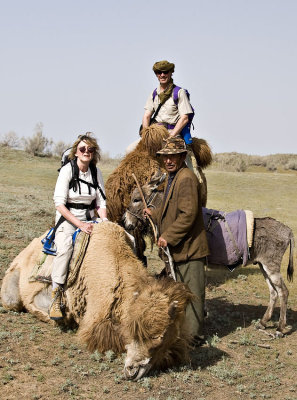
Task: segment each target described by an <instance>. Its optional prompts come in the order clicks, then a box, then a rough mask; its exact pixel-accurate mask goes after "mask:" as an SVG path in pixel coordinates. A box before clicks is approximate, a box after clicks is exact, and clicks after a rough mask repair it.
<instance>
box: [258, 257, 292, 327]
mask: <svg viewBox="0 0 297 400" xmlns="http://www.w3.org/2000/svg"><path fill="white" fill-rule="evenodd" d="M262 268H263V274H264V272H265V274H264V276H265V279H266V282H267V284H268V286H269V288H270V287H272V288H273V290H274V291H276V292H277V296H278V297H279V300H280V316H279V321H278V327H277V330H276V333H277V334H282V333H283V332H284V330H285V327H286V317H287V303H288V295H289V291H288V289H287V287H286V285H285V283H284V281H283V278H282V276H281V274H280V272H279V271H273V272H272V271H270V270H269V268H268V267H267V266H266V265H264V264H263V265H262ZM262 268H261V269H262ZM266 277H267V278H266ZM268 282H269V283H268ZM270 293H271V292H270ZM277 296H276V297H277ZM270 298H271V294H270ZM275 301H276V298H275V300H274V304H275ZM269 305H270V304H269ZM273 307H274V306H273ZM268 308H269V306H268ZM267 311H268V309H267ZM267 311H266V313H267ZM272 312H273V309H272V310H271V315H272ZM266 313H265V315H266ZM267 314H268V315H269V313H267ZM265 315H264V317H263V320H264V323H265ZM271 315H270V318H271ZM266 322H267V321H266ZM261 323H262V320H261ZM264 326H265V325H264Z"/></svg>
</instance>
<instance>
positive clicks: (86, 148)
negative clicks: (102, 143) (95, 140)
mask: <svg viewBox="0 0 297 400" xmlns="http://www.w3.org/2000/svg"><path fill="white" fill-rule="evenodd" d="M78 150H79V151H80V152H81V153H82V154H84V153H85V152H88V153H94V151H95V147H86V146H82V147H79V149H78Z"/></svg>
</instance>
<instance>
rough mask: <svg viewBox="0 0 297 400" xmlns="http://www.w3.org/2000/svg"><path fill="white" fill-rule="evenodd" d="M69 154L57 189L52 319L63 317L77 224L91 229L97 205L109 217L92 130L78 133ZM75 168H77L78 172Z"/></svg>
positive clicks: (105, 218) (98, 209) (98, 156)
mask: <svg viewBox="0 0 297 400" xmlns="http://www.w3.org/2000/svg"><path fill="white" fill-rule="evenodd" d="M68 158H69V159H70V162H68V163H67V164H66V165H64V166H63V167H62V168H61V170H60V174H59V176H58V179H57V183H56V188H55V193H54V202H55V206H56V210H57V211H56V227H57V229H56V234H55V245H56V248H57V255H56V257H55V258H54V262H53V270H52V304H51V307H50V310H49V316H50V318H51V319H53V320H59V319H62V318H63V314H62V311H61V295H62V291H63V285H64V283H65V281H66V278H67V273H68V265H69V261H70V258H71V255H72V251H73V245H72V235H73V233H74V232H75V230H76V229H77V228H79V229H80V230H81V231H83V232H85V233H86V234H88V235H90V234H91V233H92V229H93V224H92V221H93V220H95V219H96V217H95V213H94V211H95V208H96V209H97V211H98V214H99V217H100V218H101V219H102V220H103V221H107V213H106V203H105V195H104V192H103V191H104V183H103V178H102V174H101V171H100V170H99V168H96V164H97V161H99V160H100V148H99V146H98V143H97V141H96V139H95V138H94V137H92V134H91V133H90V132H87V133H86V134H84V135H80V136H78V138H77V140H76V141H75V142H74V143H73V145H72V148H71V151H70V153H69V155H68ZM74 171H77V173H76V174H75V175H76V176H74ZM93 176H94V178H93ZM96 178H97V179H96ZM94 181H97V182H94ZM57 224H58V226H57Z"/></svg>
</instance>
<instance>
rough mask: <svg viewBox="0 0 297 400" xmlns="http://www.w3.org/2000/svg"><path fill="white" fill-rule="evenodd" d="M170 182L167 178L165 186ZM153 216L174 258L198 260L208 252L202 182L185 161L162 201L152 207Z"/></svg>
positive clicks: (185, 260) (181, 260)
mask: <svg viewBox="0 0 297 400" xmlns="http://www.w3.org/2000/svg"><path fill="white" fill-rule="evenodd" d="M167 182H168V178H167V179H166V182H165V189H164V190H166V187H167ZM164 194H165V191H164ZM152 218H153V219H154V221H155V222H156V223H157V226H158V231H159V234H160V236H162V237H163V238H164V239H165V240H167V243H168V247H169V250H170V253H171V255H172V257H173V259H174V261H175V262H187V261H190V260H197V259H198V258H202V257H205V256H207V255H208V254H209V249H208V244H207V238H206V232H205V228H204V224H203V217H202V207H201V196H200V192H199V182H198V179H197V177H196V175H195V174H194V173H193V172H192V171H191V170H190V169H189V168H187V166H186V165H185V164H184V165H183V166H182V167H181V169H179V170H178V171H177V173H176V175H175V177H174V179H173V181H172V184H171V187H170V189H169V192H168V195H167V197H166V199H165V202H163V205H162V206H161V207H160V208H158V209H156V210H152Z"/></svg>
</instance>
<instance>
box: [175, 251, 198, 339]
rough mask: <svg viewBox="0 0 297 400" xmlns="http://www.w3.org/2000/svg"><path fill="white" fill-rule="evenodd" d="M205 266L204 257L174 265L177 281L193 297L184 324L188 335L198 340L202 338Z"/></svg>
mask: <svg viewBox="0 0 297 400" xmlns="http://www.w3.org/2000/svg"><path fill="white" fill-rule="evenodd" d="M205 265H206V258H205V257H203V258H199V259H198V260H193V261H188V262H187V263H182V262H181V263H175V270H176V279H177V281H178V282H183V283H185V284H187V285H188V287H189V289H190V290H191V292H192V293H193V294H194V295H195V299H193V300H192V301H191V303H190V304H189V305H188V307H187V310H186V322H187V325H188V327H189V331H190V334H191V335H192V336H198V337H200V338H204V305H205Z"/></svg>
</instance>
